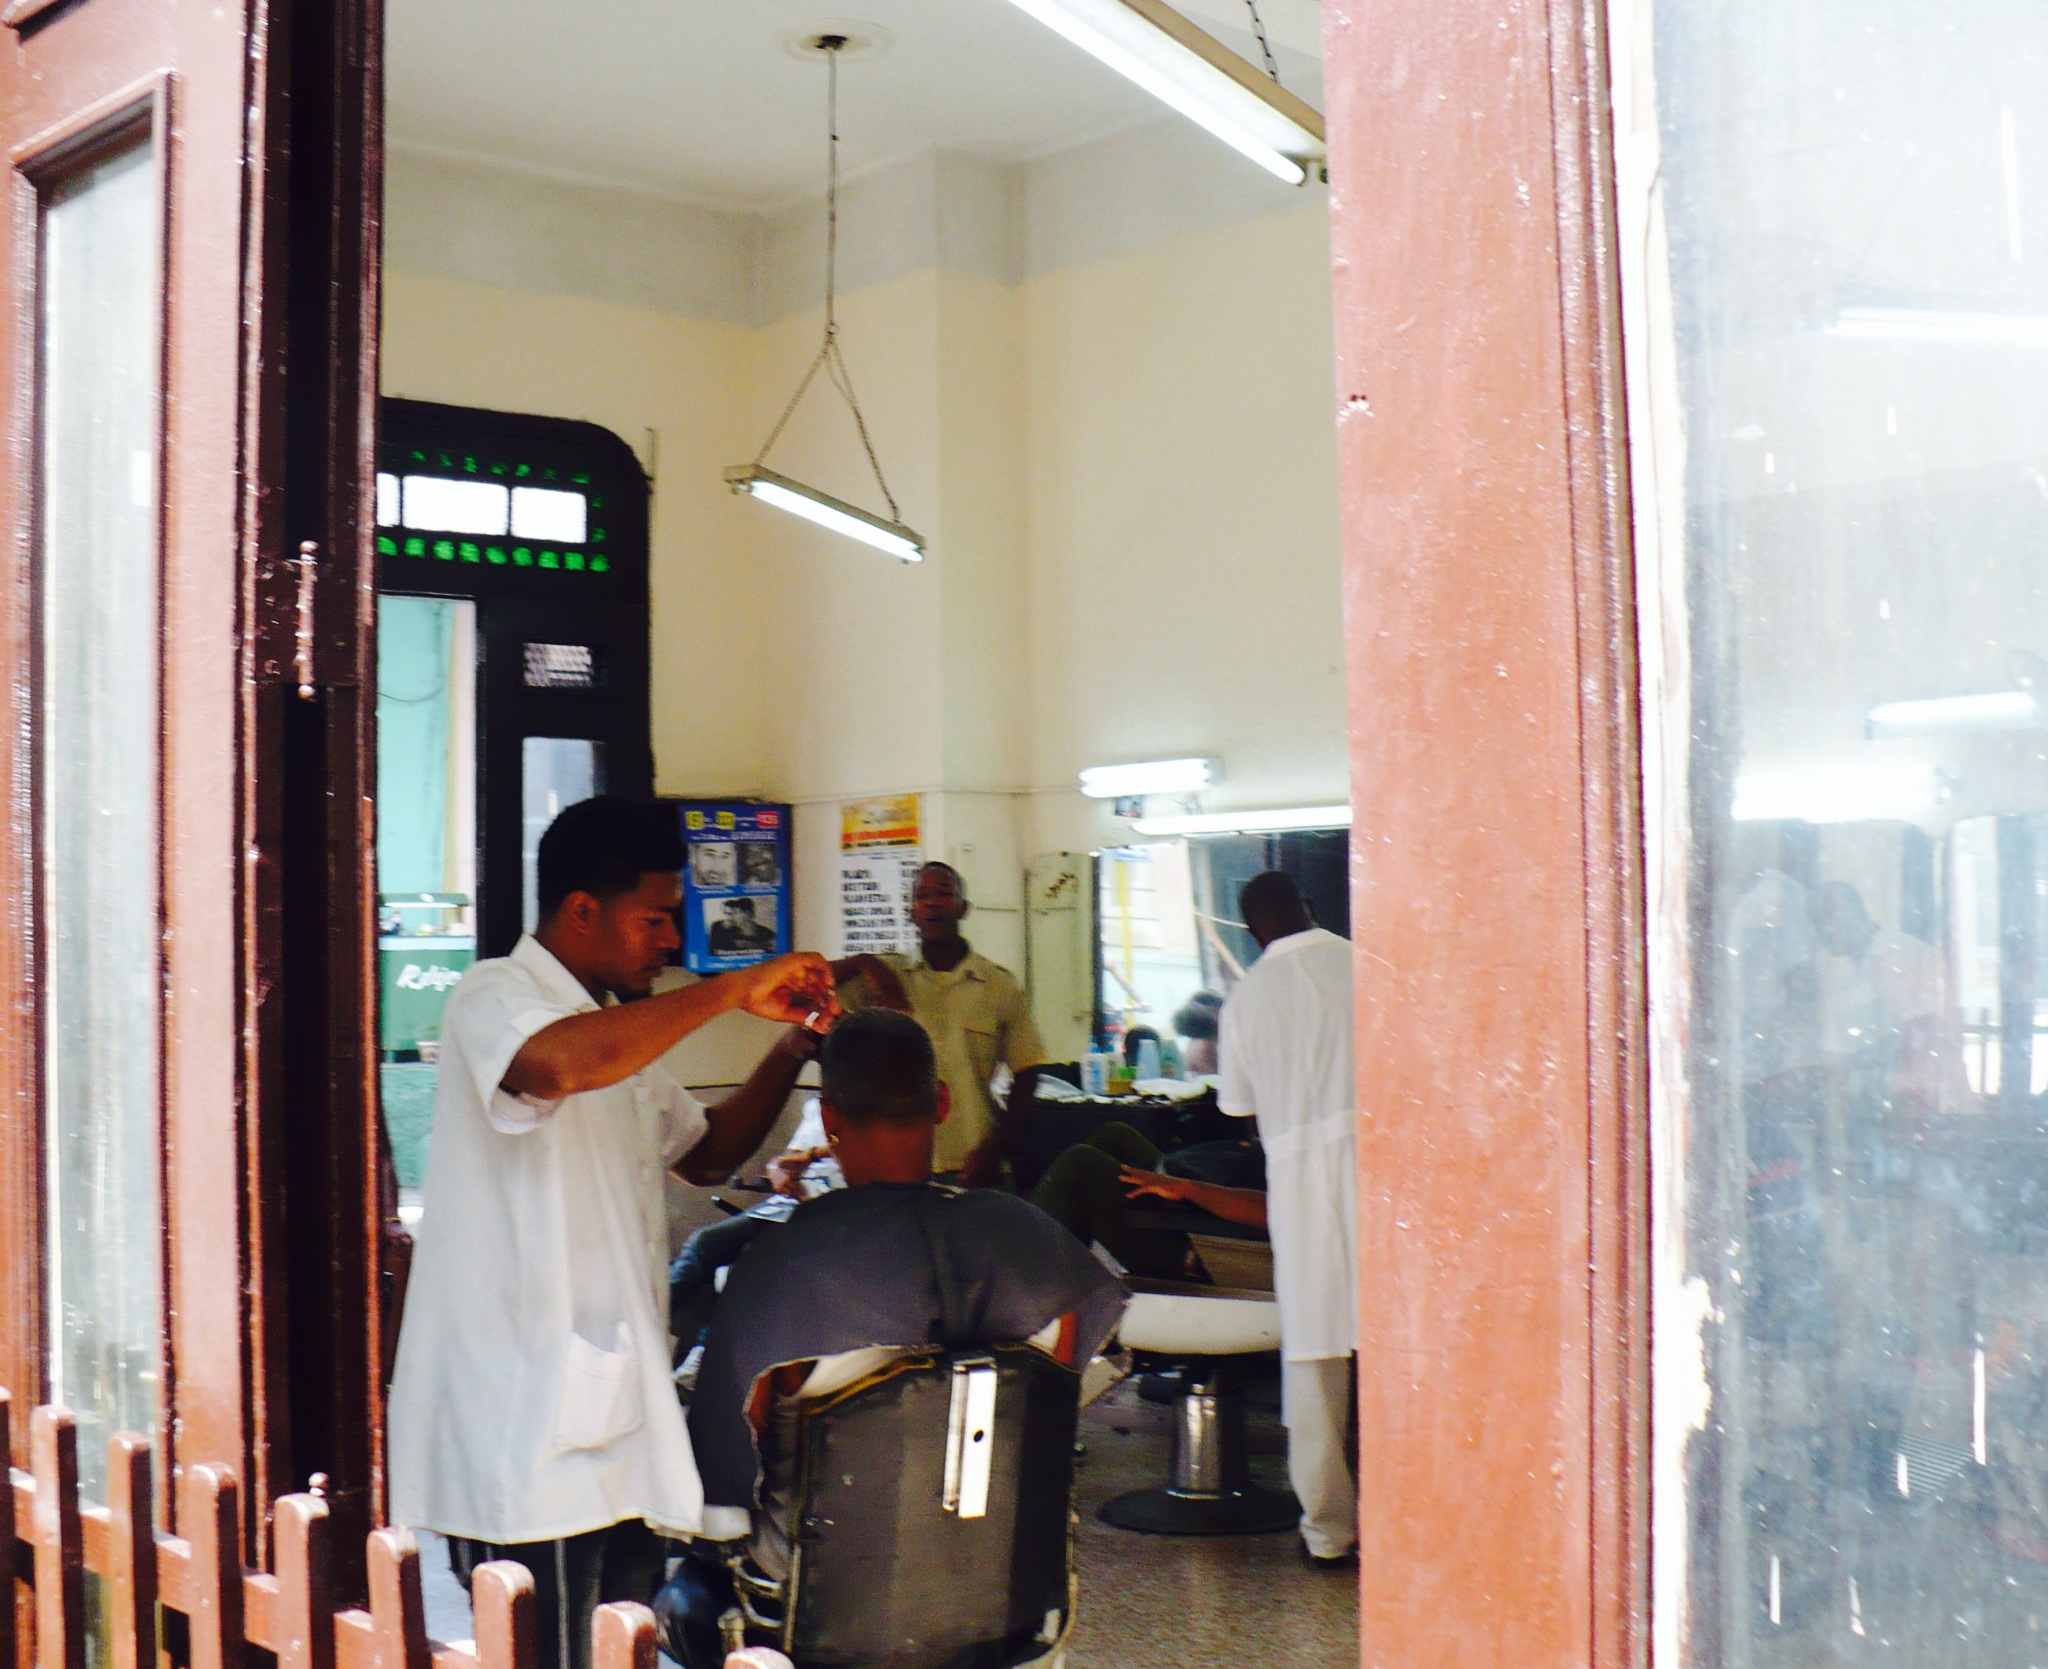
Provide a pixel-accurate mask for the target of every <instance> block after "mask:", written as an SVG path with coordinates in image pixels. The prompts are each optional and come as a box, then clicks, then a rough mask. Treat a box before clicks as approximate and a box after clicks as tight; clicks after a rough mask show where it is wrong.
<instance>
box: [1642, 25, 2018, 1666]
mask: <svg viewBox="0 0 2048 1669" xmlns="http://www.w3.org/2000/svg"><path fill="white" fill-rule="evenodd" d="M1630 10H1631V11H1633V12H1634V13H1635V15H1636V16H1637V17H1638V18H1648V17H1649V12H1648V10H1647V9H1641V8H1630ZM1648 27H1649V28H1650V29H1651V31H1652V35H1651V39H1652V40H1653V42H1654V48H1655V54H1654V57H1655V75H1656V88H1657V99H1658V112H1657V117H1658V130H1659V131H1658V139H1659V142H1660V146H1661V157H1660V169H1659V173H1658V183H1657V188H1656V189H1657V194H1658V198H1657V200H1658V204H1659V206H1660V207H1661V209H1662V212H1663V215H1664V225H1663V231H1664V232H1665V233H1666V237H1665V242H1664V247H1663V249H1662V251H1661V254H1660V255H1659V256H1656V257H1653V260H1652V262H1651V268H1652V271H1651V273H1649V274H1645V273H1638V274H1637V282H1639V283H1642V284H1644V285H1645V286H1646V289H1647V290H1649V291H1654V290H1655V285H1654V284H1651V283H1650V282H1649V279H1650V277H1652V276H1654V269H1655V267H1656V265H1657V261H1658V260H1659V259H1662V260H1668V269H1669V280H1670V287H1669V294H1668V297H1664V296H1661V295H1658V296H1655V297H1654V299H1653V300H1652V301H1651V302H1650V303H1649V306H1648V312H1649V315H1650V316H1652V317H1656V316H1657V314H1658V309H1659V308H1662V307H1666V306H1668V314H1666V315H1664V316H1663V317H1662V320H1661V327H1662V328H1663V329H1664V330H1665V332H1666V333H1667V344H1668V345H1669V346H1671V347H1675V357H1674V364H1675V376H1676V394H1677V397H1678V406H1677V410H1678V411H1679V412H1680V413H1682V429H1683V433H1682V435H1680V434H1679V433H1677V432H1676V428H1675V427H1674V428H1673V429H1671V430H1670V431H1668V432H1667V433H1666V434H1665V435H1664V437H1663V438H1664V439H1665V440H1666V441H1667V442H1668V443H1669V444H1671V445H1673V446H1682V448H1683V457H1684V468H1683V480H1682V494H1683V500H1684V503H1683V517H1682V527H1683V533H1684V541H1683V544H1684V548H1683V551H1682V553H1678V554H1677V555H1676V556H1675V557H1673V558H1672V559H1671V560H1673V561H1675V562H1676V563H1677V564H1678V567H1677V568H1676V569H1675V570H1668V572H1669V575H1670V579H1671V580H1672V581H1674V582H1675V583H1676V587H1677V590H1678V593H1679V594H1680V596H1681V598H1682V604H1683V609H1684V619H1683V631H1682V634H1681V637H1682V642H1683V646H1684V654H1685V657H1686V666H1685V669H1684V674H1683V676H1682V677H1681V679H1680V682H1679V684H1678V686H1677V687H1678V688H1680V689H1681V690H1683V691H1684V692H1685V694H1686V697H1687V699H1688V700H1689V703H1690V713H1689V715H1688V719H1689V724H1688V733H1689V742H1688V744H1687V747H1688V752H1687V756H1686V758H1685V759H1684V761H1683V762H1682V763H1683V766H1684V784H1683V790H1682V796H1681V798H1680V800H1679V804H1680V806H1681V808H1682V813H1681V820H1680V822H1679V823H1673V824H1667V825H1666V827H1667V828H1668V829H1669V830H1670V831H1671V833H1670V837H1669V844H1668V846H1667V848H1666V849H1665V852H1664V860H1665V862H1666V864H1667V866H1668V869H1669V870H1672V871H1676V872H1678V873H1679V874H1681V875H1682V877H1683V882H1684V897H1685V904H1686V908H1685V911H1684V913H1683V915H1682V917H1675V918H1673V919H1675V920H1679V921H1681V922H1682V928H1681V929H1679V930H1681V931H1683V932H1684V934H1685V936H1686V945H1685V956H1684V959H1683V966H1684V967H1685V968H1686V970H1687V974H1686V978H1685V981H1684V989H1683V990H1678V991H1671V990H1666V991H1663V992H1662V993H1660V1000H1661V1001H1663V1002H1664V1003H1666V1004H1668V1005H1670V1007H1671V1008H1672V1010H1673V1011H1676V1012H1681V1013H1682V1014H1683V1016H1684V1021H1685V1024H1684V1028H1683V1041H1682V1044H1681V1046H1680V1050H1681V1052H1680V1053H1678V1054H1675V1055H1673V1056H1671V1057H1668V1058H1667V1059H1665V1060H1664V1061H1662V1062H1660V1072H1661V1074H1662V1076H1661V1088H1660V1093H1661V1095H1662V1096H1663V1098H1664V1099H1663V1102H1662V1105H1664V1106H1666V1107H1670V1108H1674V1109H1676V1115H1677V1116H1676V1120H1675V1122H1674V1123H1672V1124H1669V1125H1665V1126H1660V1137H1659V1139H1660V1141H1661V1142H1662V1143H1664V1152H1665V1154H1666V1156H1667V1160H1668V1162H1669V1163H1670V1164H1672V1165H1673V1166H1675V1167H1676V1168H1677V1175H1678V1179H1679V1182H1678V1186H1679V1193H1680V1197H1681V1198H1682V1200H1683V1206H1684V1216H1685V1221H1684V1226H1683V1237H1682V1239H1683V1245H1682V1252H1681V1253H1680V1256H1681V1257H1682V1259H1683V1265H1684V1266H1683V1268H1682V1269H1681V1270H1678V1271H1677V1272H1676V1273H1677V1276H1678V1279H1679V1280H1680V1281H1681V1282H1683V1281H1687V1280H1690V1281H1693V1282H1696V1283H1698V1287H1697V1290H1699V1291H1701V1292H1702V1293H1703V1294H1704V1298H1703V1303H1702V1308H1703V1309H1704V1312H1705V1314H1706V1316H1707V1321H1706V1324H1705V1328H1704V1335H1703V1342H1704V1347H1705V1348H1704V1365H1705V1369H1706V1374H1707V1380H1708V1388H1709V1390H1710V1393H1711V1400H1710V1402H1709V1403H1708V1404H1707V1405H1706V1406H1705V1409H1704V1412H1703V1413H1702V1414H1701V1416H1700V1421H1699V1425H1700V1429H1699V1430H1698V1431H1697V1432H1688V1433H1686V1434H1684V1440H1683V1443H1682V1446H1681V1447H1680V1449H1679V1451H1678V1452H1679V1457H1680V1459H1679V1463H1680V1464H1681V1465H1682V1469H1683V1470H1682V1476H1681V1477H1679V1478H1677V1479H1673V1478H1665V1479H1663V1480H1661V1481H1662V1482H1664V1483H1667V1484H1668V1483H1670V1482H1673V1481H1677V1482H1682V1484H1683V1489H1684V1494H1685V1500H1684V1503H1683V1508H1682V1510H1673V1509H1669V1508H1667V1509H1665V1510H1663V1511H1661V1512H1660V1516H1659V1520H1658V1523H1659V1534H1660V1536H1667V1537H1682V1538H1683V1540H1684V1542H1685V1552H1684V1556H1683V1558H1682V1559H1680V1560H1678V1561H1677V1562H1676V1565H1675V1566H1674V1565H1671V1564H1660V1571H1661V1572H1662V1574H1661V1575H1660V1587H1659V1592H1658V1597H1657V1603H1658V1605H1659V1607H1660V1608H1661V1609H1662V1611H1663V1613H1664V1618H1663V1621H1664V1625H1665V1626H1664V1629H1663V1631H1662V1632H1661V1634H1660V1638H1662V1639H1663V1640H1664V1641H1666V1642H1670V1641H1672V1640H1677V1641H1679V1642H1680V1643H1681V1655H1682V1656H1683V1658H1684V1659H1685V1661H1687V1662H1691V1663H1696V1664H1743V1665H1746V1664H1771V1665H1776V1664H1787V1665H1804V1664H1821V1663H1829V1664H1833V1663H1837V1662H1860V1661H1864V1660H1865V1659H1869V1660H1872V1661H1876V1660H1879V1659H1882V1660H1884V1661H1888V1662H1894V1663H1900V1664H1905V1665H1950V1664H1966V1663H1968V1664H1975V1663H1984V1664H2000V1665H2024V1664H2028V1663H2039V1664H2048V718H2044V709H2043V706H2042V705H2041V703H2043V702H2048V13H2043V12H2042V11H2041V10H2040V9H2039V8H2037V7H2033V6H2029V5H2022V4H2019V3H2018V0H1991V3H1988V4H1985V5H1980V6H1975V7H1971V8H1966V9H1955V8H1931V7H1925V6H1907V5H1900V4H1886V3H1879V4H1875V5H1872V4H1867V3H1857V4H1849V3H1847V0H1794V3H1792V4H1789V5H1788V4H1767V3H1765V0H1736V3H1733V4H1723V5H1719V6H1705V5H1684V6H1680V5H1662V6H1658V7H1656V8H1654V18H1653V19H1651V20H1650V21H1649V23H1648ZM1662 351H1664V349H1662V348H1660V347H1658V346H1656V345H1655V344H1652V343H1646V342H1641V341H1637V342H1632V343H1631V352H1632V353H1637V354H1646V353H1647V354H1656V353H1659V352H1662ZM1642 464H1643V459H1642V458H1641V456H1640V455H1639V457H1638V465H1639V472H1638V479H1639V481H1641V480H1643V479H1645V476H1644V475H1643V473H1642V469H1641V466H1642ZM1666 507H1667V508H1668V507H1669V506H1668V502H1667V505H1666ZM1667 525H1669V524H1668V523H1667ZM1662 1290H1664V1291H1665V1292H1667V1293H1669V1292H1671V1291H1672V1290H1673V1289H1672V1287H1671V1286H1670V1285H1669V1284H1667V1285H1666V1286H1665V1287H1664V1288H1663V1289H1662ZM1682 1368H1683V1364H1682V1363H1681V1362H1679V1361H1678V1360H1676V1359H1675V1357H1674V1356H1672V1355H1669V1354H1667V1355H1660V1357H1659V1361H1658V1372H1659V1373H1661V1374H1665V1375H1667V1376H1668V1375H1672V1374H1679V1373H1681V1372H1682ZM1667 1406H1670V1405H1667ZM1665 1435H1666V1436H1667V1437H1668V1435H1669V1434H1668V1433H1666V1434H1665ZM1674 1569H1675V1570H1676V1571H1677V1572H1678V1573H1679V1579H1678V1580H1676V1581H1674V1580H1672V1574H1673V1571H1674Z"/></svg>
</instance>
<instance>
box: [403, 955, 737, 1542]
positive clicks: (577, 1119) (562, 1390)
mask: <svg viewBox="0 0 2048 1669" xmlns="http://www.w3.org/2000/svg"><path fill="white" fill-rule="evenodd" d="M596 1007H597V1004H596V1003H595V1002H593V1001H592V1000H591V996H590V993H589V992H588V991H586V990H585V989H584V988H583V986H582V985H581V984H580V983H579V982H578V981H577V980H576V978H575V977H574V976H573V975H572V974H571V973H570V972H569V971H568V969H566V968H564V967H563V966H562V964H561V963H560V962H558V961H556V960H555V958H554V957H553V956H552V955H550V954H549V953H548V952H547V951H546V950H544V949H542V947H541V946H540V944H539V942H538V941H536V940H534V939H532V938H530V937H529V938H523V939H521V940H520V941H519V943H518V945H517V947H516V948H515V949H514V950H513V952H512V954H511V955H510V956H508V957H500V958H496V959H494V960H491V961H486V962H479V963H477V964H476V966H474V967H473V968H471V969H470V970H469V971H468V972H467V973H466V974H464V975H463V977H462V981H461V983H460V984H459V985H457V986H456V988H455V990H454V992H453V993H452V994H451V995H450V996H449V999H448V1006H447V1009H446V1010H445V1012H444V1014H443V1017H442V1022H441V1061H440V1073H439V1078H438V1082H437V1086H436V1090H435V1096H434V1133H433V1141H432V1145H431V1148H430V1151H429V1155H428V1160H427V1174H426V1180H425V1186H424V1188H423V1191H422V1193H423V1198H422V1201H421V1203H422V1206H423V1216H422V1220H421V1223H420V1233H419V1243H418V1247H417V1250H416V1251H415V1253H414V1257H413V1267H412V1279H411V1283H410V1289H409V1290H408V1292H407V1294H406V1302H405V1319H404V1323H403V1326H402V1329H401V1331H400V1333H399V1340H398V1363H397V1368H396V1371H395V1373H394V1375H393V1377H392V1383H391V1404H390V1415H389V1431H390V1442H391V1517H392V1521H393V1522H394V1523H397V1524H406V1525H413V1526H417V1527H420V1528H424V1529H431V1530H438V1531H440V1532H442V1533H443V1534H445V1535H453V1536H466V1537H472V1538H475V1539H477V1540H480V1541H487V1542H496V1543H500V1544H506V1543H516V1542H529V1541H547V1540H552V1539H554V1538H556V1537H559V1536H571V1535H577V1534H580V1533H581V1532H583V1531H585V1530H597V1529H602V1528H604V1527H605V1526H606V1525H610V1524H617V1523H620V1522H622V1521H624V1520H627V1519H645V1520H647V1521H648V1522H649V1523H651V1524H653V1525H655V1526H656V1527H657V1528H659V1529H664V1530H670V1531H678V1532H689V1531H694V1530H696V1529H697V1528H698V1525H699V1521H700V1518H701V1514H702V1510H703V1490H702V1487H701V1486H700V1484H699V1483H698V1479H697V1466H696V1461H695V1458H694V1456H693V1455H692V1453H691V1450H690V1437H689V1432H688V1430H687V1428H686V1427H685V1425H684V1423H683V1413H682V1409H681V1408H680V1407H679V1406H678V1404H677V1402H676V1397H675V1391H674V1388H673V1387H672V1386H671V1384H670V1382H669V1335H668V1304H667V1268H668V1231H667V1224H666V1219H665V1215H664V1212H663V1205H662V1178H663V1174H664V1173H665V1171H666V1170H667V1168H668V1167H669V1166H670V1165H671V1164H673V1163H674V1162H675V1161H676V1160H677V1159H679V1158H680V1157H681V1156H682V1155H683V1154H685V1153H687V1152H689V1150H690V1149H691V1148H692V1147H694V1146H696V1144H697V1143H698V1142H699V1141H700V1140H701V1139H702V1138H703V1136H704V1134H705V1132H706V1130H707V1129H708V1128H709V1126H708V1122H707V1120H706V1118H705V1115H704V1109H703V1107H702V1106H701V1105H700V1104H699V1103H698V1102H697V1100H696V1098H695V1097H693V1096H692V1095H691V1094H690V1092H689V1091H688V1090H686V1089H685V1088H683V1086H682V1085H681V1084H680V1083H679V1082H677V1081H676V1079H675V1078H674V1077H673V1075H672V1074H671V1073H670V1072H669V1071H668V1070H667V1068H666V1067H664V1066H663V1065H662V1063H661V1062H659V1061H657V1062H655V1063H654V1064H653V1065H652V1066H649V1067H646V1068H645V1069H643V1070H642V1071H640V1072H638V1073H635V1074H634V1075H633V1076H632V1077H630V1078H628V1079H626V1080H624V1081H623V1082H622V1083H618V1084H614V1085H612V1086H611V1087H610V1088H608V1089H602V1090H593V1091H590V1092H589V1093H587V1094H583V1095H572V1096H569V1097H567V1098H566V1099H564V1100H562V1101H559V1102H536V1101H533V1100H530V1099H528V1098H525V1097H521V1096H514V1095H511V1094H509V1093H507V1092H506V1091H505V1090H504V1089H502V1088H501V1087H500V1080H501V1079H502V1078H503V1077H504V1075H505V1071H506V1069H507V1068H508V1067H509V1066H510V1065H511V1064H512V1057H513V1056H514V1055H515V1054H517V1053H518V1052H519V1048H520V1046H521V1045H522V1044H523V1043H524V1042H525V1041H526V1040H527V1039H528V1038H529V1037H531V1036H532V1035H533V1034H534V1033H535V1032H537V1031H539V1030H540V1029H541V1028H542V1027H544V1026H547V1025H550V1024H552V1023H553V1022H554V1021H556V1020H559V1019H562V1018H563V1017H565V1016H567V1015H571V1014H579V1013H585V1012H588V1011H590V1010H593V1009H595V1008H596Z"/></svg>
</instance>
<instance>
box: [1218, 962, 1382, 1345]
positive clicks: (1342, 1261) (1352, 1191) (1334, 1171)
mask: <svg viewBox="0 0 2048 1669" xmlns="http://www.w3.org/2000/svg"><path fill="white" fill-rule="evenodd" d="M1351 989H1352V988H1351V944H1350V941H1349V940H1346V939H1341V938H1339V937H1338V936H1337V935H1336V934H1334V933H1329V932H1325V931H1324V930H1323V929H1322V928H1320V927H1316V928H1311V929H1310V930H1309V931H1308V932H1306V933H1291V934H1289V935H1288V936H1287V937H1286V938H1284V939H1275V940H1274V941H1273V942H1272V943H1271V944H1269V945H1268V946H1267V947H1266V949H1265V953H1264V954H1263V955H1262V956H1261V957H1260V958H1259V959H1258V961H1257V962H1255V963H1253V964H1252V966H1251V969H1250V971H1249V972H1247V973H1246V975H1245V976H1244V978H1243V979H1242V980H1241V981H1239V983H1238V987H1237V989H1236V990H1235V991H1233V992H1232V993H1231V996H1230V1001H1229V1002H1227V1003H1226V1004H1224V1007H1223V1019H1222V1022H1221V1030H1220V1035H1219V1037H1218V1040H1217V1053H1218V1056H1219V1059H1218V1063H1217V1064H1218V1066H1219V1068H1220V1070H1221V1073H1222V1078H1223V1088H1222V1093H1221V1096H1220V1098H1219V1100H1220V1105H1221V1106H1222V1108H1223V1111H1224V1112H1226V1113H1232V1114H1235V1115H1238V1116H1240V1117H1244V1116H1250V1115H1256V1117H1257V1119H1258V1121H1259V1140H1260V1141H1261V1142H1262V1143H1264V1144H1265V1149H1266V1188H1267V1194H1266V1212H1267V1217H1268V1221H1269V1223H1270V1225H1271V1229H1270V1232H1271V1234H1272V1237H1273V1288H1274V1296H1275V1297H1276V1298H1277V1299H1278V1300H1279V1304H1280V1349H1281V1354H1282V1355H1284V1356H1285V1357H1286V1358H1287V1359H1288V1360H1289V1361H1307V1360H1312V1359H1314V1358H1317V1357H1327V1356H1348V1355H1350V1354H1351V1352H1352V1351H1354V1350H1356V1349H1357V1348H1358V1178H1357V1151H1358V1142H1357V1123H1358V1089H1357V1084H1356V1081H1355V1080H1354V1079H1353V1077H1352V1075H1351V1026H1352V1007H1351V1004H1352V995H1351Z"/></svg>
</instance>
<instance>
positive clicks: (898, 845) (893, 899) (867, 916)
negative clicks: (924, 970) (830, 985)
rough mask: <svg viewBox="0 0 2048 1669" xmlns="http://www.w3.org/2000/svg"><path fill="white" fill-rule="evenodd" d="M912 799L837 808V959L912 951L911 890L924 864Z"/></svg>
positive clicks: (908, 796)
mask: <svg viewBox="0 0 2048 1669" xmlns="http://www.w3.org/2000/svg"><path fill="white" fill-rule="evenodd" d="M921 838H922V837H921V831H920V829H919V824H918V799H917V796H916V795H915V794H892V795H890V796H889V797H888V798H887V799H880V800H848V801H847V802H846V803H845V804H843V805H842V806H841V807H840V808H839V918H840V934H841V943H842V946H843V949H842V952H841V954H843V955H846V956H858V955H860V954H861V953H862V952H866V953H868V954H870V955H880V954H882V953H884V952H887V951H913V950H915V949H916V948H917V931H916V929H915V928H913V927H912V926H911V925H910V887H911V883H912V882H913V881H915V880H916V879H917V868H918V865H919V864H920V863H922V862H923V861H924V848H923V846H922V845H921V843H920V842H921Z"/></svg>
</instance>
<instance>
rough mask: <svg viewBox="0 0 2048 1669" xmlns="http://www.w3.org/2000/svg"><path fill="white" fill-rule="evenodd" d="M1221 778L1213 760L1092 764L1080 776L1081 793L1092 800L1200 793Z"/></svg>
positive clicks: (1152, 760)
mask: <svg viewBox="0 0 2048 1669" xmlns="http://www.w3.org/2000/svg"><path fill="white" fill-rule="evenodd" d="M1221 775H1222V771H1221V770H1220V769H1219V768H1218V766H1217V764H1216V761H1215V760H1213V759H1145V760H1140V761H1139V762H1138V763H1136V764H1134V765H1090V766H1088V767H1087V769H1085V770H1084V771H1082V773H1081V792H1082V793H1084V794H1086V795H1087V796H1088V798H1089V799H1091V800H1122V799H1128V798H1129V797H1130V796H1132V795H1134V794H1199V793H1201V791H1202V790H1203V789H1205V788H1207V787H1208V786H1209V785H1210V784H1211V783H1213V782H1215V781H1216V779H1217V778H1218V777H1219V776H1221Z"/></svg>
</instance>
